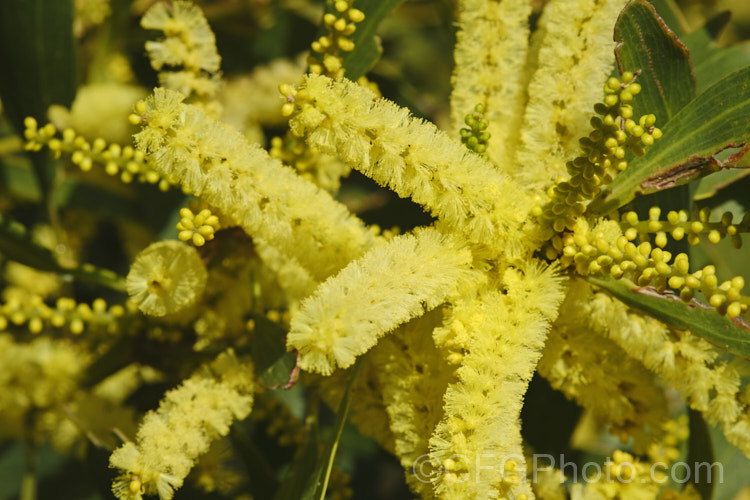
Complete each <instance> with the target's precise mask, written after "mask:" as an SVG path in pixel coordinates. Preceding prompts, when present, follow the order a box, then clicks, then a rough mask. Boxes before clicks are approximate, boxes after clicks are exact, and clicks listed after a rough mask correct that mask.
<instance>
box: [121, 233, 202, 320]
mask: <svg viewBox="0 0 750 500" xmlns="http://www.w3.org/2000/svg"><path fill="white" fill-rule="evenodd" d="M207 277H208V273H207V272H206V268H205V266H204V265H203V261H202V260H201V258H200V256H199V255H198V252H197V251H196V250H195V248H192V247H190V246H188V245H185V244H183V243H180V242H178V241H160V242H158V243H154V244H152V245H149V247H148V248H146V249H145V250H143V251H142V252H141V253H139V254H138V256H137V257H136V259H135V262H133V265H132V266H131V267H130V273H129V274H128V279H127V288H128V294H130V297H131V299H133V300H134V301H135V302H136V304H138V308H139V309H140V310H141V311H143V312H144V313H145V314H149V315H151V316H164V315H166V314H172V313H176V312H179V311H182V310H183V309H185V308H186V307H189V306H191V305H193V304H194V303H195V302H196V301H197V300H198V299H199V298H200V296H201V295H202V294H203V289H204V288H205V286H206V279H207Z"/></svg>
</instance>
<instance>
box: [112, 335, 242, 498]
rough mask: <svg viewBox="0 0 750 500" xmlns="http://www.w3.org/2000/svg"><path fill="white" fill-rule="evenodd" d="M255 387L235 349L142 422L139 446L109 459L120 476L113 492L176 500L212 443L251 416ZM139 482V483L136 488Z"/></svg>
mask: <svg viewBox="0 0 750 500" xmlns="http://www.w3.org/2000/svg"><path fill="white" fill-rule="evenodd" d="M254 392H255V382H254V376H253V371H252V366H250V364H249V363H248V362H246V361H241V360H240V359H238V358H237V357H236V356H235V354H234V352H233V351H232V350H231V349H230V350H228V351H226V352H224V353H222V354H220V355H219V356H218V357H217V358H216V359H215V360H214V361H213V362H211V363H206V364H204V365H203V366H202V367H200V368H199V369H198V370H196V371H195V373H193V375H191V376H190V377H189V378H188V379H186V380H185V381H183V382H182V384H180V386H178V387H176V388H175V389H172V390H170V391H169V392H167V393H166V394H165V396H164V398H163V399H162V401H161V403H160V404H159V408H158V409H157V410H155V411H151V412H149V413H148V414H147V415H146V416H145V417H144V418H143V420H142V422H141V425H140V428H139V430H138V435H137V437H136V441H135V442H126V443H125V444H124V445H123V446H121V447H119V448H118V449H116V450H115V451H114V452H113V453H112V455H111V456H110V459H109V464H110V467H112V468H117V469H119V470H120V471H121V474H120V475H119V476H118V477H117V479H116V480H115V483H114V484H113V486H112V491H113V492H114V493H115V496H116V497H117V498H118V499H121V500H125V499H132V498H133V490H134V489H136V486H138V489H137V492H136V493H135V495H136V498H138V497H140V495H141V494H147V495H157V494H158V495H159V498H160V500H171V499H172V497H173V495H174V490H176V489H178V488H180V487H181V486H182V484H183V482H184V479H185V477H186V476H187V475H188V473H189V472H190V470H191V469H192V468H193V466H194V465H195V464H196V462H197V460H198V457H200V456H201V455H203V454H205V453H206V452H207V451H208V450H209V447H210V445H211V443H212V442H213V441H215V440H216V439H218V438H219V437H220V436H226V435H227V434H228V433H229V429H230V425H231V424H232V422H233V421H235V420H241V419H244V418H245V417H247V416H248V415H249V414H250V410H251V408H252V405H253V393H254ZM134 483H136V484H134Z"/></svg>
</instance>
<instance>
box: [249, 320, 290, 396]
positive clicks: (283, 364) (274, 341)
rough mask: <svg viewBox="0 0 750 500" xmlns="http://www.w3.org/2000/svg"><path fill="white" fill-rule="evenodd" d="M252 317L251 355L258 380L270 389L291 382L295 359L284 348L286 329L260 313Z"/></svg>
mask: <svg viewBox="0 0 750 500" xmlns="http://www.w3.org/2000/svg"><path fill="white" fill-rule="evenodd" d="M252 317H253V321H254V322H255V329H254V331H253V340H252V356H253V360H254V361H255V374H256V375H257V377H258V381H259V382H260V383H261V384H263V385H264V386H266V387H268V388H271V389H275V388H277V387H284V386H288V385H289V384H290V383H291V382H293V378H294V376H295V371H294V368H295V365H296V363H297V361H296V358H295V356H294V354H292V353H291V352H287V350H286V343H285V338H286V331H285V330H284V329H283V328H281V327H280V326H279V325H277V324H276V323H274V322H273V321H271V320H269V319H267V318H266V317H264V316H262V315H260V314H253V316H252Z"/></svg>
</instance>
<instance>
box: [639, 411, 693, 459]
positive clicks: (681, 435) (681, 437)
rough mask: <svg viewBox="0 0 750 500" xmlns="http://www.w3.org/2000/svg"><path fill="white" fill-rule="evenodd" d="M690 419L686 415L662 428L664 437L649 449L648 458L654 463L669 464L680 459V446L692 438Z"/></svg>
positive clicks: (664, 424)
mask: <svg viewBox="0 0 750 500" xmlns="http://www.w3.org/2000/svg"><path fill="white" fill-rule="evenodd" d="M689 422H690V421H689V419H688V416H687V414H686V413H683V414H682V415H680V416H679V417H677V418H673V419H671V420H667V421H666V422H664V423H663V424H662V425H661V427H662V430H663V431H664V435H663V436H662V437H661V439H659V440H658V441H656V442H654V443H651V445H650V446H649V448H648V452H647V453H648V458H649V459H650V460H651V461H652V462H663V463H669V462H674V461H676V460H677V459H679V458H680V450H679V448H678V446H680V444H681V443H682V442H683V441H686V440H687V439H688V438H689V437H690V426H689Z"/></svg>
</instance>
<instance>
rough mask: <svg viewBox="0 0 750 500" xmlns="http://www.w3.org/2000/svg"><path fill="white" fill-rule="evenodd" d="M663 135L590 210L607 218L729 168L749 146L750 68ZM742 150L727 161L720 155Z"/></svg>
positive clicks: (690, 108) (704, 97)
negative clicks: (638, 200) (647, 196)
mask: <svg viewBox="0 0 750 500" xmlns="http://www.w3.org/2000/svg"><path fill="white" fill-rule="evenodd" d="M662 131H663V133H664V136H663V137H662V138H661V139H660V140H659V141H657V142H656V143H655V144H654V145H653V146H652V147H650V148H649V149H648V151H647V152H646V155H645V156H641V157H640V158H636V159H634V160H633V161H632V162H630V165H629V166H628V168H627V169H626V170H625V171H624V172H622V173H620V174H619V175H618V176H617V177H616V178H615V180H614V182H612V184H610V185H609V186H608V187H607V189H605V190H603V191H602V192H601V193H600V194H599V196H598V197H597V198H595V199H594V201H592V202H591V204H590V205H589V210H591V211H595V212H598V213H608V212H611V211H612V210H615V209H617V208H619V207H621V206H623V205H625V204H626V203H629V202H630V201H631V200H633V198H635V197H636V196H641V195H644V194H649V193H654V192H657V191H662V190H664V189H669V188H671V187H675V186H679V185H682V184H686V183H688V182H690V181H692V180H694V179H696V178H698V177H702V176H704V175H707V174H709V173H712V172H715V171H717V170H720V169H722V168H731V167H732V166H734V165H735V164H736V163H737V162H738V161H739V160H740V159H741V158H742V157H743V156H744V154H745V152H746V150H747V149H750V146H747V142H748V139H750V66H747V67H745V68H742V69H740V70H738V71H735V72H734V73H732V74H730V75H729V76H727V77H725V78H723V79H722V80H720V81H719V82H718V83H716V84H715V85H713V86H712V87H711V88H710V89H708V90H707V91H706V92H704V93H703V94H701V95H699V96H698V97H697V98H696V99H695V100H693V101H692V102H690V104H688V105H687V106H685V107H684V108H682V109H681V110H680V111H679V112H678V113H677V114H676V115H675V116H674V117H673V118H672V119H671V120H670V121H669V122H668V123H667V124H666V125H665V126H664V127H663V129H662ZM729 148H740V150H739V151H738V152H736V153H735V154H732V155H730V156H729V157H728V158H727V159H726V161H725V162H723V163H722V162H720V161H719V160H718V159H717V158H716V155H717V154H719V153H720V152H722V151H724V150H726V149H729Z"/></svg>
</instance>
